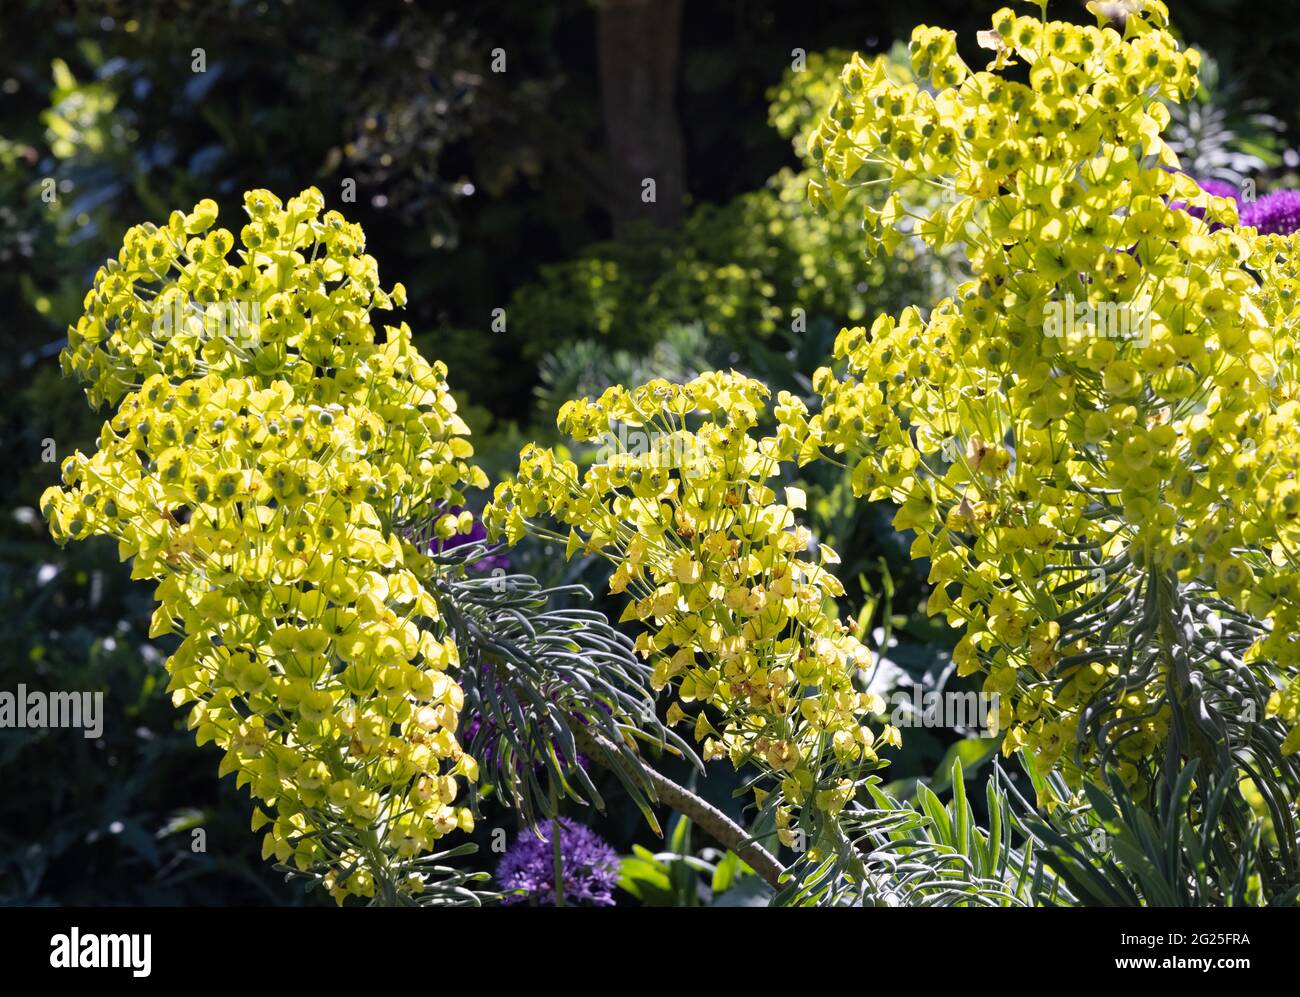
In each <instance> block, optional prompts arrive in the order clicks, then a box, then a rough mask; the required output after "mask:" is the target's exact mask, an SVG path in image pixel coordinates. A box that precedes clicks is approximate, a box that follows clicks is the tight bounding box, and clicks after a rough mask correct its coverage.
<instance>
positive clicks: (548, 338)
mask: <svg viewBox="0 0 1300 997" xmlns="http://www.w3.org/2000/svg"><path fill="white" fill-rule="evenodd" d="M840 65H842V63H837V62H836V57H835V56H834V54H833V53H832V54H828V55H824V56H823V55H818V54H814V55H812V56H810V57H809V60H808V65H807V67H806V69H805V70H804V71H802V72H794V71H791V72H788V73H787V74H786V78H785V82H784V83H783V84H782V85H781V86H780V87H776V88H773V90H772V91H771V92H770V94H769V98H770V99H771V100H772V108H771V114H770V119H771V121H772V122H773V124H774V125H775V126H776V127H777V129H778V130H779V131H780V133H781V134H782V135H784V136H785V137H787V138H792V139H793V140H794V142H795V145H796V147H797V148H798V150H799V154H800V157H801V159H803V168H802V169H801V170H799V171H795V170H791V169H788V168H787V169H782V170H780V171H778V172H777V173H776V174H775V175H773V176H772V177H771V178H770V179H769V180H768V181H767V183H766V185H765V186H764V187H763V188H761V189H759V190H756V191H751V192H749V193H747V194H742V195H741V196H739V197H737V198H735V199H734V200H732V201H730V202H728V203H725V204H720V205H713V204H705V205H701V206H700V207H699V208H698V209H697V210H696V211H695V212H694V213H693V214H692V215H691V216H690V218H688V219H687V221H686V224H685V225H684V226H683V228H682V230H681V231H679V232H664V231H661V230H655V229H647V230H646V231H644V232H643V233H641V234H640V235H639V236H638V237H636V238H632V239H628V240H624V241H617V242H605V243H598V244H596V245H594V246H591V247H589V248H588V249H587V250H585V251H584V252H583V253H582V255H581V256H579V257H578V258H577V259H575V260H571V261H567V262H564V263H557V264H551V265H548V266H544V267H542V269H541V272H540V275H539V277H538V279H537V280H536V281H535V282H534V283H532V284H528V285H525V286H524V287H522V288H520V289H519V291H518V292H516V294H515V295H514V297H513V299H512V301H511V304H510V307H509V309H508V312H509V314H510V319H511V322H512V324H513V327H514V329H515V330H516V331H517V332H518V333H519V334H520V335H521V337H522V340H523V349H524V353H525V355H526V356H529V357H540V356H543V355H544V354H546V353H547V352H549V351H552V350H556V349H559V348H560V347H561V346H563V344H565V343H566V342H569V341H571V340H575V339H576V340H593V339H597V340H605V341H607V342H608V343H609V344H610V346H611V347H612V348H615V349H635V350H640V351H645V350H648V349H649V348H651V347H652V346H653V345H654V344H655V343H657V342H659V341H660V340H661V339H662V338H664V336H665V335H667V333H668V330H670V329H673V328H675V327H678V326H681V325H686V324H689V323H693V322H697V323H699V324H700V325H701V327H702V328H703V330H704V332H705V333H706V334H707V335H708V336H709V338H710V339H712V340H714V341H716V342H718V343H720V344H726V345H727V346H729V347H731V348H732V349H735V350H739V351H741V353H742V354H743V353H745V352H747V349H748V345H749V344H750V343H751V342H752V341H753V340H754V339H755V338H758V339H776V340H778V341H779V342H798V341H799V340H800V339H801V338H802V337H803V335H804V332H805V331H806V330H807V329H808V328H810V327H811V326H813V325H814V324H815V323H817V322H818V321H822V320H825V321H830V322H833V323H841V324H842V323H844V322H857V321H861V320H863V319H864V318H865V317H866V316H867V314H868V313H869V312H874V311H878V310H881V309H884V308H891V307H901V306H902V305H903V304H904V303H906V302H909V301H913V300H917V299H918V298H926V297H928V296H929V291H930V289H931V287H932V282H933V280H934V278H935V276H936V272H935V271H936V269H938V270H940V271H941V270H942V268H941V267H940V265H939V263H938V262H936V257H934V256H932V255H928V254H925V253H921V252H919V251H918V250H917V248H916V247H915V246H913V245H912V244H910V243H908V244H906V245H903V246H900V247H899V248H898V251H897V252H896V253H894V254H893V255H892V256H883V257H877V258H867V257H864V255H863V253H862V249H861V245H860V242H861V240H860V238H859V226H858V224H857V223H856V222H855V221H853V220H851V219H846V218H844V217H842V216H840V217H827V216H824V215H817V214H814V213H812V212H810V211H808V210H807V208H806V188H807V184H808V180H809V179H810V177H812V176H814V170H813V169H812V168H811V161H810V160H808V159H807V158H806V156H805V151H804V149H803V148H800V147H801V146H803V145H806V142H805V140H804V137H805V136H806V135H807V133H808V132H809V131H810V129H811V127H812V126H813V125H814V124H815V120H816V116H817V115H820V114H821V113H823V112H824V111H825V109H826V106H828V103H829V99H830V96H831V95H832V94H833V92H834V90H835V89H836V88H837V87H838V83H837V81H836V77H837V75H838V72H839V66H840ZM890 71H891V73H893V74H896V75H902V74H903V73H905V72H906V70H905V69H904V68H903V64H902V63H898V62H895V63H892V64H891V70H890ZM881 200H882V201H883V194H882V195H881Z"/></svg>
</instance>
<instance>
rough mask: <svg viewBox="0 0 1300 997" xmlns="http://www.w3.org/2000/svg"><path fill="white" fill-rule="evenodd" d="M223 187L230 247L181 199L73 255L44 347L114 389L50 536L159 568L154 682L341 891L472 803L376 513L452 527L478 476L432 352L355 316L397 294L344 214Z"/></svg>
mask: <svg viewBox="0 0 1300 997" xmlns="http://www.w3.org/2000/svg"><path fill="white" fill-rule="evenodd" d="M245 205H246V209H247V212H248V215H249V218H250V221H249V224H248V225H246V226H244V228H243V231H242V232H241V234H240V248H239V249H237V250H236V249H235V245H236V244H235V239H234V236H233V235H232V234H231V233H230V232H229V231H227V230H225V229H221V228H214V227H213V226H214V225H215V222H216V220H217V211H216V206H215V205H214V204H213V203H212V202H211V201H204V202H201V203H200V204H198V205H197V206H196V207H195V209H194V210H193V212H191V213H190V214H188V215H186V214H183V213H181V212H175V213H173V215H172V217H171V219H170V221H169V222H168V223H167V225H165V226H163V227H155V226H153V225H144V226H139V227H136V228H133V229H132V230H131V231H129V232H128V233H127V235H126V238H125V245H124V246H123V248H122V250H121V252H120V253H119V255H118V258H117V259H116V260H110V261H109V262H108V264H107V265H106V266H105V267H103V268H102V269H101V270H100V271H99V273H98V274H97V275H96V278H95V285H94V289H93V290H92V291H91V292H90V293H89V294H88V295H87V297H86V312H85V315H84V317H83V318H82V319H81V320H80V321H79V322H78V323H77V326H76V327H75V328H74V329H71V330H69V345H68V348H67V349H66V350H65V351H64V353H63V357H62V360H63V364H64V367H65V370H66V371H69V372H71V373H73V374H75V375H76V376H78V377H79V378H81V379H82V380H83V381H84V382H86V384H87V394H88V395H89V397H90V399H91V401H92V403H95V404H101V403H105V402H107V403H110V404H112V405H114V406H116V410H115V412H114V413H113V415H112V417H111V418H110V419H109V421H108V422H107V423H106V424H105V425H104V427H103V430H102V432H101V434H100V439H99V449H98V451H97V452H96V453H94V454H93V455H91V456H89V457H87V456H85V455H83V454H80V453H78V454H76V455H74V456H72V457H70V458H68V459H67V460H66V461H65V462H64V466H63V476H64V481H65V484H66V487H64V488H58V487H55V488H51V489H49V490H48V491H47V492H46V493H45V495H44V496H43V497H42V503H41V504H42V510H43V512H44V514H45V516H46V518H47V519H48V520H49V523H50V528H51V531H52V532H53V534H54V536H55V537H56V538H57V539H58V540H60V541H61V542H66V541H67V540H79V539H83V538H86V537H90V536H95V535H107V536H112V537H115V538H116V539H117V540H118V543H119V546H120V550H121V556H122V557H123V559H126V558H133V559H134V565H133V576H134V577H136V578H150V579H154V580H157V581H158V582H159V585H158V588H157V598H158V603H159V605H158V609H157V612H156V613H155V614H154V619H153V626H152V631H151V635H154V636H157V635H160V634H166V633H171V632H177V633H179V634H183V635H184V639H183V640H182V642H181V644H180V647H179V649H178V650H177V651H176V653H175V654H173V655H172V656H171V658H170V659H169V660H168V662H167V668H168V671H169V672H170V674H171V683H170V686H169V689H170V691H171V692H172V695H173V699H174V701H175V702H176V703H177V704H178V705H181V704H190V706H189V725H190V727H191V728H193V729H195V730H196V734H197V738H198V740H199V742H200V743H204V742H208V741H213V742H215V743H216V744H217V745H218V746H220V747H221V748H222V750H223V751H224V752H225V756H224V759H223V761H222V763H221V772H222V774H225V773H227V772H235V773H237V779H238V781H239V783H240V784H241V785H242V784H247V785H248V786H249V788H250V791H251V792H252V794H253V795H254V797H256V798H257V799H258V800H260V801H262V803H263V804H264V805H265V806H266V807H267V809H268V810H269V811H271V813H273V814H274V816H273V817H272V816H270V815H268V814H267V813H266V812H264V811H263V810H261V809H259V810H258V811H257V814H256V815H255V818H254V826H255V828H256V827H257V826H259V825H262V824H266V823H268V822H269V823H270V828H269V831H268V833H267V835H266V844H265V848H264V851H265V852H266V853H267V854H268V855H270V854H274V855H275V857H276V858H277V859H279V860H280V861H292V862H293V863H294V864H296V866H297V867H298V868H299V869H301V870H304V871H310V872H313V873H314V874H317V875H321V876H323V877H324V879H325V883H326V886H327V887H328V888H329V889H330V891H331V893H333V895H334V896H335V898H336V899H338V900H339V901H340V902H342V900H343V898H344V897H346V896H348V895H361V896H369V895H371V894H373V891H374V889H375V873H376V864H378V863H384V862H387V861H389V860H390V859H391V858H392V856H396V857H397V859H398V860H401V859H411V858H414V857H416V856H418V855H420V854H422V853H424V852H426V851H428V850H429V849H430V848H431V847H432V846H433V843H434V842H435V840H436V839H438V838H440V837H442V836H443V835H445V834H447V833H448V832H450V831H452V830H453V829H455V828H457V827H460V828H468V827H469V826H471V825H472V818H471V816H470V813H469V811H468V810H467V809H465V808H463V807H458V806H456V805H455V801H456V799H457V795H458V783H457V779H458V777H464V778H467V779H471V780H472V779H474V778H475V776H476V765H475V762H474V760H473V759H472V758H471V757H469V756H468V755H466V754H464V753H463V752H462V750H461V748H460V746H459V744H458V743H457V740H456V734H455V732H456V726H457V717H458V713H459V710H460V708H461V705H462V703H463V695H462V693H461V689H460V687H459V686H458V685H457V683H456V681H455V680H454V678H453V677H452V676H451V674H449V672H448V669H450V668H453V667H454V666H455V665H456V663H457V651H456V647H455V645H454V643H452V642H451V641H450V640H449V639H447V638H446V633H445V630H444V629H443V627H442V625H441V624H440V622H439V612H438V607H437V605H436V603H435V601H434V599H433V597H432V596H431V595H430V593H429V591H428V590H427V589H426V587H425V585H424V583H423V581H422V579H426V578H427V577H428V571H427V559H426V558H425V556H424V553H423V552H421V551H419V550H417V549H415V548H414V547H413V546H412V545H411V544H410V543H408V542H406V541H405V540H404V539H403V538H402V537H401V536H400V535H399V534H398V533H397V532H395V529H394V527H395V525H398V524H401V523H405V522H409V521H411V520H412V519H418V518H421V517H425V518H434V519H435V521H436V529H437V532H438V534H439V535H441V536H444V537H447V536H450V535H452V534H454V533H456V532H458V531H463V530H466V529H468V528H469V525H470V522H469V518H468V514H465V515H461V516H453V515H450V514H447V513H445V510H447V509H448V508H449V507H451V506H453V505H458V504H460V503H461V502H462V501H463V496H462V493H461V489H462V487H464V486H466V485H473V486H476V487H481V486H482V485H484V484H485V483H486V479H485V477H484V475H483V473H482V471H481V470H479V469H477V468H475V467H473V466H472V465H471V464H469V463H467V460H468V458H469V457H470V456H471V455H472V453H473V450H472V447H471V446H470V443H469V441H468V439H467V438H466V437H467V435H468V429H467V428H466V426H465V424H464V423H463V422H462V420H461V419H460V417H459V416H457V414H456V406H455V402H454V401H453V399H452V397H451V395H450V394H449V392H448V388H447V382H446V368H445V367H444V366H443V365H442V364H441V363H435V364H430V363H428V362H427V361H425V359H424V358H423V357H421V356H420V354H419V352H418V351H417V350H416V349H415V348H414V347H413V346H412V345H411V341H410V331H409V329H408V328H407V327H406V326H405V325H401V326H398V327H393V326H388V327H385V334H384V335H383V336H377V335H376V331H375V329H374V328H373V327H372V325H371V321H370V312H371V310H372V309H374V308H389V307H391V306H392V304H399V305H400V304H401V303H402V301H403V298H404V293H405V292H404V291H403V289H402V287H401V285H397V286H396V287H395V288H394V289H393V290H392V291H391V292H385V291H383V290H381V289H380V287H379V282H378V275H377V270H376V266H375V261H374V259H372V258H371V257H369V256H367V255H365V253H364V252H363V250H364V236H363V234H362V232H361V229H360V227H359V226H357V225H353V224H349V223H347V222H346V221H345V220H344V219H343V218H342V217H341V216H340V215H339V214H338V213H337V212H332V211H331V212H328V213H326V214H324V215H323V216H322V214H321V209H322V206H323V202H322V198H321V195H320V193H319V192H318V191H316V190H315V189H310V190H307V191H304V192H303V193H302V194H300V195H298V196H297V197H295V198H292V199H291V200H290V201H289V202H288V204H287V205H281V203H280V201H279V200H278V199H277V198H276V197H275V196H274V195H272V194H270V193H269V192H267V191H252V192H250V193H248V194H247V195H245ZM232 250H234V252H233V255H232ZM386 871H387V872H388V873H391V869H388V870H386ZM401 888H402V889H406V890H410V891H416V892H418V891H419V889H420V888H421V881H420V878H419V876H418V875H414V874H412V875H411V876H409V877H404V878H403V879H402V886H401Z"/></svg>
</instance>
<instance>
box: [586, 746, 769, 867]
mask: <svg viewBox="0 0 1300 997" xmlns="http://www.w3.org/2000/svg"><path fill="white" fill-rule="evenodd" d="M573 736H574V739H575V740H576V741H577V742H578V747H579V748H580V749H581V751H582V753H583V754H585V755H586V756H587V757H588V758H590V759H591V760H592V761H594V762H595V763H596V764H598V765H600V766H602V767H603V768H607V769H609V770H610V771H618V770H619V769H624V770H626V767H627V766H628V765H629V764H632V763H631V762H629V760H628V759H627V757H626V756H625V755H623V754H621V753H619V751H618V750H617V749H616V748H615V747H614V746H613V745H612V744H610V743H609V742H608V741H607V740H605V738H603V737H601V736H600V735H599V734H596V733H594V732H593V731H591V730H586V729H584V728H583V727H581V726H579V725H575V726H574V729H573ZM635 764H636V766H637V768H638V769H639V771H638V772H637V773H636V776H637V777H638V779H639V781H641V782H643V783H645V784H646V785H648V786H650V787H651V788H652V789H653V790H654V793H655V796H656V798H657V799H658V801H659V802H660V803H662V804H664V806H667V807H671V808H672V809H674V810H676V811H677V812H678V813H680V814H681V815H682V816H684V817H686V818H687V819H688V820H690V821H692V822H694V824H695V825H696V826H697V827H699V828H700V829H701V830H703V831H706V832H707V833H708V834H710V835H712V837H713V838H714V839H715V840H716V841H718V842H719V843H721V844H723V845H726V846H727V848H729V849H730V850H731V851H733V852H735V853H736V854H737V855H739V856H740V857H741V858H742V859H744V860H745V862H747V863H748V864H749V865H750V867H751V868H752V869H753V870H754V871H755V872H756V873H758V875H759V876H761V877H762V879H763V881H764V882H766V883H767V884H768V885H769V886H771V887H772V888H773V889H780V888H781V876H782V875H783V874H784V873H785V867H784V866H783V865H781V863H780V862H779V861H778V860H777V859H776V858H775V857H774V856H773V855H772V853H771V852H769V851H768V850H767V849H766V848H764V847H763V846H762V845H760V844H759V843H758V842H757V841H755V840H754V839H753V838H752V837H751V836H750V835H749V833H748V832H747V831H746V830H745V829H744V828H743V827H741V826H740V825H739V824H737V823H736V822H735V821H733V820H732V819H731V818H730V817H728V816H727V815H726V814H724V813H723V812H722V811H721V810H719V809H718V808H717V807H715V806H713V804H711V803H709V802H708V801H707V800H703V799H701V798H700V797H699V796H696V795H695V794H694V793H692V792H691V791H690V790H689V789H687V788H686V787H685V786H682V785H680V784H679V783H676V782H673V780H671V779H669V778H668V777H667V776H666V775H664V774H663V773H662V772H659V771H657V770H656V769H653V768H651V767H650V766H649V765H648V764H647V763H646V762H645V761H643V760H641V759H640V758H638V759H637V760H636V763H635Z"/></svg>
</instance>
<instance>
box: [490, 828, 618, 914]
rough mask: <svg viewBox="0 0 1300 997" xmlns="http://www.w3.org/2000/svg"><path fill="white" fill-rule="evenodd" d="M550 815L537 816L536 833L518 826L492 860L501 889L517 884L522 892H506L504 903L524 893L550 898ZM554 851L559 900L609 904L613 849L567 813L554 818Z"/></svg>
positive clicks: (552, 879) (521, 897) (552, 875)
mask: <svg viewBox="0 0 1300 997" xmlns="http://www.w3.org/2000/svg"><path fill="white" fill-rule="evenodd" d="M554 824H555V822H554V821H549V820H547V821H542V822H541V823H540V824H538V825H537V834H540V835H541V837H540V838H539V837H538V836H537V834H534V833H533V832H531V831H524V832H523V833H522V834H520V835H519V837H518V838H516V839H515V843H514V844H513V845H511V846H510V850H509V851H507V852H506V853H505V855H504V856H503V857H502V859H501V864H500V865H498V866H497V880H498V882H500V884H501V887H502V889H505V890H523V891H524V894H522V895H517V896H512V897H507V898H506V903H519V902H520V901H522V900H526V899H528V898H529V897H533V898H535V899H536V900H537V901H538V902H539V903H543V904H554V903H555V860H554V855H553V853H552V852H551V830H552V828H553V827H554ZM560 856H561V870H562V874H563V876H564V900H565V903H570V902H575V901H576V902H582V903H589V904H592V905H594V906H596V907H613V906H614V887H615V885H616V884H617V883H618V874H619V862H618V853H617V852H615V851H614V849H612V848H611V847H610V846H609V845H608V844H607V843H606V842H605V840H604V839H603V838H601V837H600V835H598V834H597V833H596V832H595V831H593V830H592V829H591V828H589V827H585V826H584V825H582V824H577V823H574V822H573V821H571V820H569V819H568V818H567V817H561V818H560Z"/></svg>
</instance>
